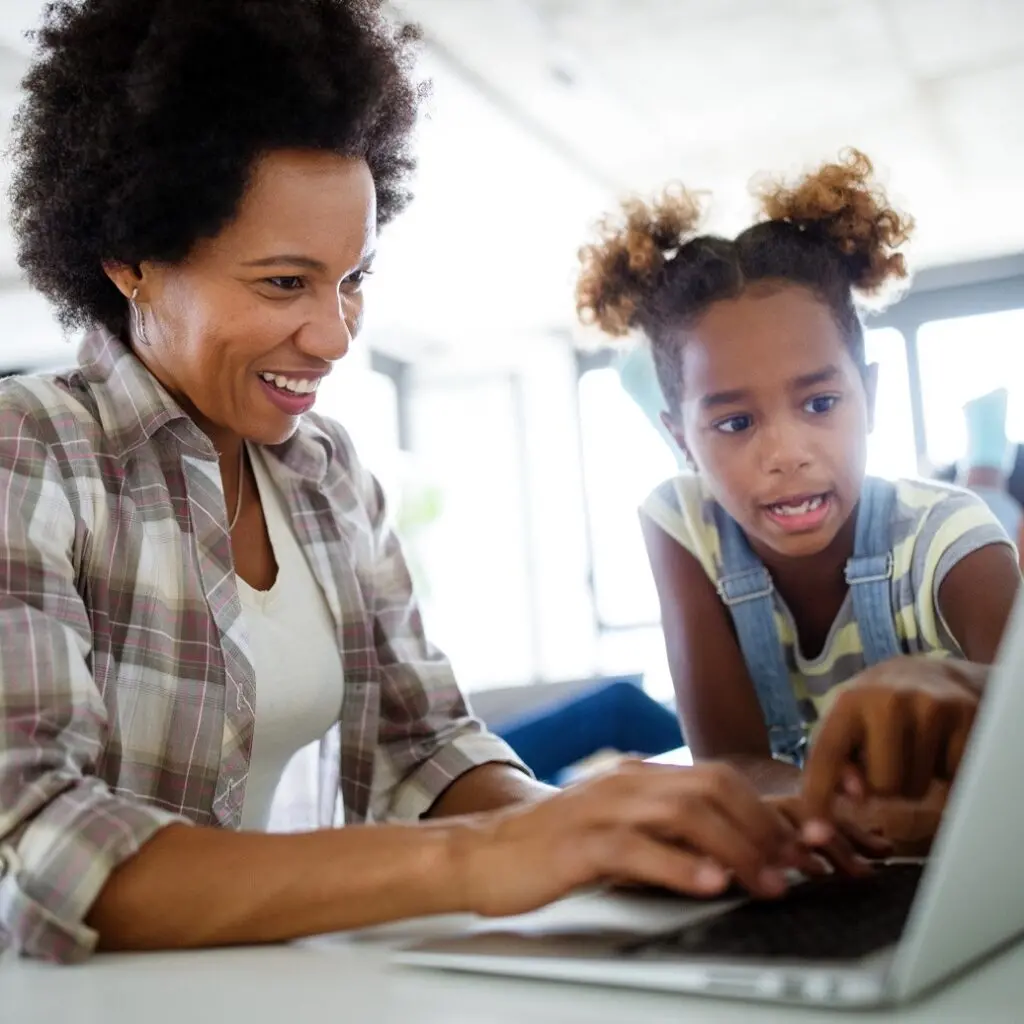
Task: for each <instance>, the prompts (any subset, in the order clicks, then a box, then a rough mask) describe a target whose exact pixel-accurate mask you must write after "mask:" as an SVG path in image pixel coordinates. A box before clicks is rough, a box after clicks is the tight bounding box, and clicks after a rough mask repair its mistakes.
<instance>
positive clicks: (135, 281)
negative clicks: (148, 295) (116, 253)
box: [103, 263, 146, 299]
mask: <svg viewBox="0 0 1024 1024" xmlns="http://www.w3.org/2000/svg"><path fill="white" fill-rule="evenodd" d="M103 273H104V274H106V275H107V277H109V278H110V280H111V281H112V282H113V284H114V287H115V288H116V289H117V290H118V291H119V292H120V293H121V294H122V295H123V296H124V297H125V298H126V299H130V298H131V297H132V296H133V295H136V294H138V293H140V292H143V291H144V290H145V287H146V271H145V269H144V268H143V267H141V266H139V265H135V266H131V265H129V264H127V263H104V264H103Z"/></svg>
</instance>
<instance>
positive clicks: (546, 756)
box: [494, 676, 683, 785]
mask: <svg viewBox="0 0 1024 1024" xmlns="http://www.w3.org/2000/svg"><path fill="white" fill-rule="evenodd" d="M640 682H641V680H640V677H639V676H630V677H626V678H623V679H616V680H614V681H612V682H608V683H601V684H599V685H597V686H595V687H594V688H592V689H589V690H586V691H585V692H583V693H580V694H576V695H574V696H572V697H570V698H568V699H566V700H563V701H559V702H557V703H555V704H552V705H549V706H547V707H544V708H541V709H539V710H537V711H533V712H531V713H530V714H528V715H524V716H522V717H519V718H516V719H513V720H511V721H509V722H506V723H499V724H498V725H497V726H496V727H495V730H494V731H495V732H497V734H498V735H499V736H501V737H502V739H504V740H505V741H506V742H507V743H508V744H509V745H510V746H511V747H512V749H513V750H515V752H516V753H517V754H518V755H519V756H520V757H521V758H522V759H523V760H524V761H525V762H526V764H527V765H528V766H529V767H530V770H531V771H532V772H533V773H534V774H535V775H536V776H537V778H538V779H542V780H543V781H545V782H550V783H552V784H554V785H557V784H558V781H559V779H560V778H561V776H562V774H563V773H564V772H565V770H566V769H567V768H569V767H571V766H572V765H574V764H576V763H577V762H579V761H582V760H583V759H584V758H587V757H590V756H592V755H593V754H596V753H597V752H598V751H600V750H617V751H619V752H621V753H624V754H638V755H641V756H644V757H650V756H652V755H654V754H663V753H665V752H666V751H668V750H673V749H675V748H676V747H681V746H682V745H683V735H682V731H681V729H680V728H679V720H678V718H677V717H676V715H675V714H674V713H673V712H672V711H670V710H669V709H668V708H666V707H665V706H664V705H662V704H659V703H658V702H657V701H656V700H654V699H653V698H651V697H649V696H648V695H647V694H646V693H644V691H643V689H642V688H641V686H640Z"/></svg>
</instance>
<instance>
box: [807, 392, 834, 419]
mask: <svg viewBox="0 0 1024 1024" xmlns="http://www.w3.org/2000/svg"><path fill="white" fill-rule="evenodd" d="M838 401H839V396H838V395H815V396H814V398H809V399H808V400H807V401H806V402H804V409H805V410H806V411H807V412H810V413H814V414H815V415H816V416H821V415H822V414H823V413H826V412H831V411H832V410H833V409H834V408H835V406H836V402H838Z"/></svg>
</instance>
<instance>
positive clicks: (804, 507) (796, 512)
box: [772, 495, 825, 516]
mask: <svg viewBox="0 0 1024 1024" xmlns="http://www.w3.org/2000/svg"><path fill="white" fill-rule="evenodd" d="M824 500H825V499H824V498H823V497H822V496H821V495H819V496H818V497H816V498H811V499H809V500H808V501H804V502H801V503H800V504H799V505H773V506H772V511H774V512H775V513H777V514H778V515H780V516H802V515H806V514H807V513H808V512H814V511H816V510H817V509H819V508H821V503H822V502H823V501H824Z"/></svg>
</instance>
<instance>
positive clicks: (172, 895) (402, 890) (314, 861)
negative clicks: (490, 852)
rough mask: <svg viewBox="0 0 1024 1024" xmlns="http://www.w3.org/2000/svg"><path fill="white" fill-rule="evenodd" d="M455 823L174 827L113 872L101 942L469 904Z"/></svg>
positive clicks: (344, 923) (310, 926) (217, 937)
mask: <svg viewBox="0 0 1024 1024" xmlns="http://www.w3.org/2000/svg"><path fill="white" fill-rule="evenodd" d="M450 840H451V835H450V831H449V830H445V829H442V828H431V827H428V826H420V827H414V826H402V825H388V826H380V827H367V828H352V829H338V830H324V831H318V832H308V833H304V834H301V835H268V834H265V833H260V832H231V831H223V830H220V829H214V828H198V827H190V826H188V825H168V826H167V827H166V828H164V829H162V830H161V831H160V832H158V833H157V834H156V835H155V836H154V837H153V838H152V839H150V840H149V842H147V843H146V844H145V845H144V846H143V847H142V849H141V850H140V851H139V853H138V854H137V855H136V856H134V857H132V858H130V859H129V860H127V861H125V862H124V863H123V864H122V865H121V866H120V867H118V868H117V869H116V870H115V871H114V873H113V874H112V875H111V876H110V878H109V880H108V881H107V884H106V885H105V886H104V887H103V889H102V891H101V892H100V894H99V897H98V898H97V900H96V902H95V904H94V905H93V907H92V909H91V911H90V912H89V915H88V917H87V918H86V923H87V925H88V926H89V927H90V928H92V929H94V930H95V931H96V932H97V933H98V934H99V948H100V949H106V950H115V949H171V948H183V947H207V946H224V945H237V944H253V943H264V942H279V941H282V940H286V939H293V938H296V937H298V936H302V935H312V934H315V933H318V932H330V931H339V930H341V929H345V928H358V927H361V926H364V925H369V924H375V923H378V922H384V921H390V920H395V919H397V918H405V917H418V916H422V915H426V914H432V913H441V912H443V911H451V910H458V909H461V908H460V907H459V905H458V900H457V898H456V895H455V893H454V892H453V889H452V885H451V882H452V874H451V865H450V864H449V863H448V859H449V852H448V845H449V843H450Z"/></svg>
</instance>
